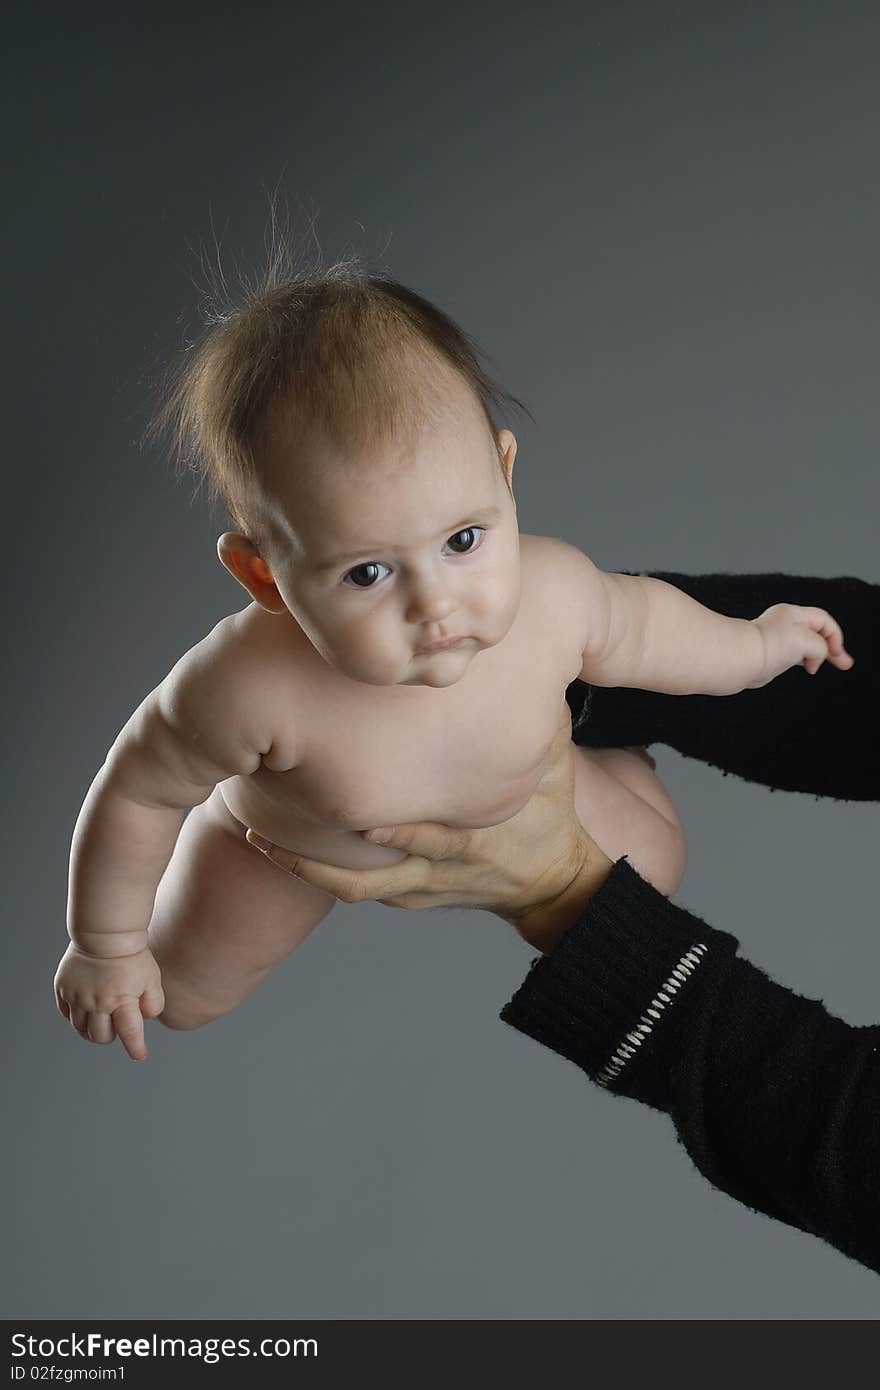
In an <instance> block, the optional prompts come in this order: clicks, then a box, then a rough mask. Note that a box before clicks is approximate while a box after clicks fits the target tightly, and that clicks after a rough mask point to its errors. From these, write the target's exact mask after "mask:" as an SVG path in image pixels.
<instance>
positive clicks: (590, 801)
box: [150, 535, 685, 1028]
mask: <svg viewBox="0 0 880 1390" xmlns="http://www.w3.org/2000/svg"><path fill="white" fill-rule="evenodd" d="M520 542H521V565H522V574H523V596H522V601H521V605H520V608H519V611H518V613H517V617H516V620H515V622H514V624H513V626H512V627H511V629H510V631H509V632H508V634H507V636H506V637H505V638H504V639H503V641H502V642H500V643H499V644H498V645H497V646H495V647H493V648H491V649H489V650H486V651H483V652H481V653H480V654H479V656H478V658H477V659H475V660H474V661H472V662H471V664H470V666H469V667H468V670H467V672H466V674H465V676H464V677H463V678H462V679H461V680H460V681H459V682H458V683H457V684H456V685H454V686H452V687H450V688H447V689H440V690H437V689H431V688H427V687H421V688H413V687H406V688H400V687H394V686H391V687H377V686H365V685H362V684H360V683H356V682H353V681H350V680H348V679H346V678H345V677H343V676H340V674H339V673H338V672H337V671H336V670H335V669H334V668H333V667H331V666H328V665H327V664H326V663H325V662H324V661H323V660H322V659H321V658H320V657H319V656H318V654H317V653H316V652H315V650H314V648H313V647H312V646H311V644H310V643H309V641H308V640H307V639H306V638H305V636H304V635H303V633H302V632H301V631H300V629H299V628H298V626H297V624H296V623H295V621H294V620H293V618H292V617H291V616H290V614H289V613H285V614H273V613H267V612H266V611H265V610H264V609H262V608H261V607H260V606H259V605H257V604H252V605H250V606H249V607H248V608H247V609H245V610H244V611H243V612H241V613H239V614H236V615H235V616H234V617H233V618H232V619H231V620H228V622H227V623H226V624H223V625H221V628H220V630H219V631H218V632H217V633H216V638H217V640H218V641H219V642H224V643H228V644H230V645H229V651H232V652H234V658H235V662H236V663H238V664H240V668H241V671H242V673H244V672H246V673H247V684H248V686H249V687H250V688H251V689H252V690H253V698H254V699H255V700H259V699H261V698H262V699H265V700H267V701H268V702H269V703H270V706H271V708H270V709H268V710H267V712H266V719H267V726H268V724H271V727H272V729H273V730H274V738H273V746H272V750H271V752H270V753H269V754H268V755H266V756H264V758H263V763H262V766H261V767H260V768H259V770H257V771H256V772H254V773H253V774H252V775H250V776H248V777H241V776H238V777H233V778H230V779H229V780H227V781H224V782H221V783H220V784H219V785H218V787H217V788H216V790H215V792H214V794H213V795H212V796H211V797H210V798H209V800H208V801H207V802H206V803H204V804H203V805H201V806H197V807H196V808H195V809H194V810H193V811H192V812H191V813H190V816H189V818H188V819H187V821H186V822H185V824H184V829H183V832H182V834H181V836H180V839H179V840H178V842H177V846H176V848H175V851H174V855H173V857H172V860H171V863H170V864H169V866H168V869H167V870H166V873H165V876H164V878H163V881H162V884H161V885H160V889H159V893H158V894H157V899H156V908H155V911H154V915H153V920H152V922H151V925H150V945H151V949H152V951H153V955H154V956H155V958H156V959H157V960H158V962H159V965H160V967H161V968H162V978H163V986H164V990H165V998H166V1007H165V1011H164V1012H163V1014H162V1020H163V1022H165V1023H167V1024H168V1025H170V1026H172V1027H184V1028H185V1027H193V1026H198V1025H199V1024H201V1023H204V1022H207V1021H209V1019H211V1018H215V1017H217V1016H218V1015H219V1014H220V1013H225V1012H228V1010H229V1009H230V1008H232V1007H234V1006H235V1005H236V1004H238V1003H240V1002H241V1001H242V999H243V998H245V997H246V996H247V995H249V994H250V993H251V992H252V990H253V989H254V988H255V987H256V985H257V984H259V983H260V981H261V980H262V979H264V978H265V977H266V975H267V974H268V973H269V970H270V969H271V968H272V966H273V965H275V964H276V963H277V962H278V960H280V959H281V958H283V957H284V956H286V955H288V954H289V953H290V951H291V950H293V949H294V947H295V946H297V945H298V944H299V943H300V942H301V941H302V940H303V938H304V937H305V936H306V935H307V934H308V933H309V932H310V931H311V930H312V928H313V927H314V926H315V925H317V923H318V922H319V921H320V920H321V919H322V918H323V917H324V916H325V915H326V914H327V912H328V911H329V910H330V909H331V907H332V906H333V904H334V901H335V900H334V899H333V898H332V897H330V896H329V894H325V893H322V892H321V891H320V890H318V889H314V888H310V887H309V886H308V885H306V884H303V883H301V882H300V881H299V880H296V879H290V878H284V877H282V876H281V875H279V874H278V873H277V871H273V869H272V866H271V865H268V864H266V863H265V861H264V860H263V859H262V858H261V857H260V856H259V855H255V854H254V852H253V850H252V849H251V848H250V847H249V846H248V845H247V843H246V841H245V839H244V836H245V830H246V828H247V827H248V826H250V827H252V828H253V829H255V830H256V831H257V832H258V833H259V834H261V835H264V836H265V837H266V838H267V839H269V840H272V841H273V842H275V843H277V844H280V845H283V846H285V847H286V848H288V849H291V850H297V851H299V852H300V853H302V854H306V855H308V856H309V857H310V858H317V859H323V860H325V861H326V862H328V863H335V864H342V865H346V866H348V867H352V868H368V867H373V866H378V865H380V864H388V863H393V862H395V861H397V860H399V859H400V858H401V857H402V856H401V853H400V852H399V851H396V850H389V849H385V848H383V847H382V846H380V845H371V844H367V843H365V842H364V841H363V839H361V838H360V836H359V834H358V832H359V831H361V830H365V829H370V828H372V827H374V826H378V825H393V824H398V823H401V822H404V821H417V820H433V821H442V822H444V823H446V824H449V825H455V826H463V827H477V826H488V825H495V824H498V823H500V822H501V821H503V820H506V819H508V818H509V817H511V816H513V815H515V813H516V812H517V811H518V810H519V809H520V808H521V807H522V806H524V805H525V803H526V801H528V799H529V797H530V796H531V794H532V792H533V791H534V789H535V787H536V786H537V784H538V782H539V781H540V778H541V775H542V773H543V771H544V769H545V766H546V760H547V754H548V750H549V749H550V745H551V744H552V742H553V739H554V736H555V734H556V730H557V728H558V725H559V718H560V712H561V707H562V706H563V705H564V694H565V689H566V686H567V685H568V684H569V683H570V682H571V681H572V680H574V679H575V678H576V677H577V676H578V675H579V673H580V670H581V663H582V649H581V647H580V646H579V624H577V623H576V622H575V621H573V620H572V619H571V617H569V618H568V619H566V617H565V615H566V613H568V614H570V615H571V614H572V609H571V607H570V605H569V604H568V603H566V602H565V596H564V595H562V594H561V593H559V592H557V586H558V585H559V584H560V583H561V582H563V581H564V578H565V576H566V574H567V570H566V566H565V563H564V562H563V563H561V564H560V559H561V558H562V559H563V561H564V552H565V551H567V550H568V549H569V547H565V546H564V544H563V543H562V542H559V541H556V540H554V539H552V538H549V537H539V536H528V535H521V536H520ZM227 659H228V653H227ZM436 659H438V660H443V659H445V658H444V656H443V655H442V654H441V655H440V656H439V657H438V658H436ZM524 672H528V677H527V678H524ZM267 677H268V679H267ZM499 691H505V692H506V694H505V696H504V697H503V698H499ZM261 692H262V693H261ZM294 750H296V752H295V753H294ZM294 757H296V759H297V761H296V763H295V765H291V762H292V760H293V758H294ZM575 796H576V807H577V810H578V814H579V817H580V819H581V821H582V823H583V824H584V826H585V828H586V829H587V830H588V832H589V833H590V835H592V837H593V839H595V840H596V842H597V843H598V844H599V845H600V847H601V848H602V849H603V850H604V851H605V852H606V854H608V855H609V856H610V857H613V858H617V857H619V855H620V854H621V853H628V854H629V855H630V857H631V860H632V862H633V864H634V865H635V867H636V868H637V869H638V870H639V871H640V872H642V873H643V874H644V875H645V876H646V877H647V878H649V879H650V880H651V881H652V882H654V883H655V885H656V886H657V887H658V888H659V889H660V891H661V892H664V893H667V894H671V893H673V892H674V891H675V889H676V888H677V886H678V884H679V882H680V881H681V877H682V875H683V872H684V866H685V844H684V834H683V831H682V828H681V825H680V822H679V820H678V817H677V815H676V812H675V808H674V807H673V805H672V802H671V801H670V799H669V797H668V796H667V794H666V792H665V790H664V788H663V785H662V783H661V782H660V779H659V778H658V777H657V775H656V773H655V772H654V771H653V769H652V767H651V766H650V764H649V761H648V760H646V759H645V758H644V757H641V756H639V755H638V754H637V753H635V752H633V751H628V750H623V749H603V750H594V751H589V750H587V749H584V748H578V749H576V750H575ZM255 925H256V930H255Z"/></svg>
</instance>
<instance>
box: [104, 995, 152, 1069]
mask: <svg viewBox="0 0 880 1390" xmlns="http://www.w3.org/2000/svg"><path fill="white" fill-rule="evenodd" d="M111 1017H112V1019H113V1027H114V1028H115V1029H116V1033H117V1036H118V1037H119V1040H120V1042H121V1043H122V1046H123V1047H124V1048H125V1050H126V1052H127V1053H128V1055H129V1057H131V1058H132V1060H133V1061H135V1062H142V1061H143V1060H144V1059H145V1058H146V1056H147V1047H146V1043H145V1042H144V1019H143V1015H142V1013H141V1010H140V1004H139V1003H138V1001H137V1000H127V1001H126V1003H124V1004H118V1005H117V1006H116V1008H115V1009H114V1010H113V1013H112V1015H111Z"/></svg>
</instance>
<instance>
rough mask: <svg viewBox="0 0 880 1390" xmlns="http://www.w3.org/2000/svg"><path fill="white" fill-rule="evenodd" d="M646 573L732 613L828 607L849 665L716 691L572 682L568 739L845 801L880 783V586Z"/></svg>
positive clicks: (867, 795)
mask: <svg viewBox="0 0 880 1390" xmlns="http://www.w3.org/2000/svg"><path fill="white" fill-rule="evenodd" d="M653 577H655V578H659V579H664V580H666V581H667V582H668V583H671V584H675V585H676V586H677V587H679V588H681V589H682V590H684V591H686V592H687V593H689V594H691V595H692V596H693V597H694V598H696V599H697V600H698V601H699V602H701V603H704V604H705V605H706V606H707V607H709V608H712V609H713V610H715V611H717V612H720V613H725V614H727V615H728V616H731V617H738V618H754V617H757V616H758V614H759V613H761V612H763V611H764V610H765V609H766V608H768V607H769V606H770V605H771V604H772V603H778V602H786V603H796V604H801V605H804V606H816V607H820V608H826V609H827V610H828V611H829V612H831V613H833V614H834V616H835V618H836V619H837V620H838V622H839V623H840V625H841V627H842V628H843V631H844V634H845V637H846V643H847V649H848V650H849V651H851V652H852V654H853V656H854V657H855V659H856V664H855V666H854V667H853V669H852V670H851V671H847V672H846V674H845V678H843V676H842V673H841V672H840V671H837V670H834V669H833V668H831V667H830V666H829V665H828V664H827V663H826V664H825V665H824V666H822V667H820V669H819V671H818V672H817V673H816V675H815V676H807V675H806V673H805V672H804V671H802V670H800V669H799V668H798V669H792V670H790V671H786V672H785V673H784V674H783V675H781V676H778V677H777V679H776V680H774V681H771V682H770V683H769V684H768V685H766V686H764V687H762V688H761V689H759V690H745V691H743V692H742V693H741V694H738V695H731V696H727V697H722V698H720V699H719V698H717V697H712V696H704V695H692V696H684V697H681V696H673V695H665V694H656V693H654V692H650V691H644V690H631V689H623V688H617V689H610V688H609V689H605V688H603V687H600V686H590V687H589V688H586V687H585V686H583V685H582V684H581V683H580V682H576V683H574V684H573V685H572V686H570V687H569V692H568V700H569V704H570V706H571V709H572V715H573V719H574V722H575V725H576V730H575V734H574V738H575V742H576V743H579V744H583V745H585V746H588V747H597V748H607V747H625V746H627V745H630V744H637V745H650V744H652V743H665V744H668V745H669V746H670V747H671V748H675V749H676V750H677V751H678V752H680V753H683V754H685V755H686V756H688V757H692V758H699V759H700V760H701V761H703V762H707V763H711V764H712V765H714V766H716V767H719V768H722V769H723V770H724V771H726V772H734V773H736V774H737V775H738V776H740V777H743V778H745V779H746V780H748V781H753V782H760V783H763V784H764V785H767V786H772V787H778V788H780V789H785V790H788V791H804V792H812V793H813V794H814V795H824V796H833V797H839V798H842V799H845V800H870V799H872V798H873V797H874V796H876V794H877V793H876V788H877V787H878V786H880V739H878V738H877V720H878V717H880V585H876V584H868V583H866V582H865V581H864V580H861V579H856V578H851V577H849V576H845V577H839V578H834V579H817V578H814V577H811V576H797V575H785V574H744V575H731V574H712V575H685V574H672V573H667V572H663V573H657V574H656V575H654V576H653Z"/></svg>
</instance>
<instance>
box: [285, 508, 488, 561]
mask: <svg viewBox="0 0 880 1390" xmlns="http://www.w3.org/2000/svg"><path fill="white" fill-rule="evenodd" d="M500 515H501V508H500V507H478V508H476V509H475V510H474V511H472V512H469V513H468V515H467V516H466V517H465V518H464V519H463V520H462V521H455V522H453V524H452V525H451V526H447V527H445V528H444V529H443V530H442V531H440V532H438V534H437V537H436V539H438V540H439V538H440V536H454V535H455V533H456V531H463V530H465V529H466V528H467V527H468V526H469V525H473V526H475V525H478V524H479V523H478V522H477V517H478V516H480V517H482V518H483V520H484V521H497V520H498V518H499V516H500ZM395 548H396V549H398V550H401V551H405V550H408V549H415V547H414V546H405V545H402V546H397V547H393V546H385V545H364V546H361V548H360V550H353V551H349V552H348V553H347V554H345V555H336V556H334V557H333V559H330V560H322V561H321V563H320V564H317V565H314V566H313V568H314V569H315V570H317V572H318V573H319V574H323V573H324V572H325V571H326V570H335V569H337V568H338V567H339V566H340V565H350V564H351V563H352V562H353V561H363V560H367V559H369V558H370V556H371V555H381V554H382V553H383V551H387V550H389V549H395Z"/></svg>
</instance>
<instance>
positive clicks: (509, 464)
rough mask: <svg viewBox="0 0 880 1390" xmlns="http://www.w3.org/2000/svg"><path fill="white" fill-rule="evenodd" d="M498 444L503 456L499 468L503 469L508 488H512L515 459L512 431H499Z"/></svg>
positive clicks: (514, 440)
mask: <svg viewBox="0 0 880 1390" xmlns="http://www.w3.org/2000/svg"><path fill="white" fill-rule="evenodd" d="M498 444H499V446H500V448H501V453H502V454H503V458H502V463H501V466H502V468H503V469H504V476H505V477H506V478H507V485H508V487H512V486H513V483H512V481H511V479H512V476H513V461H514V459H515V458H516V435H515V434H514V433H513V431H512V430H506V429H505V430H499V431H498Z"/></svg>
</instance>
